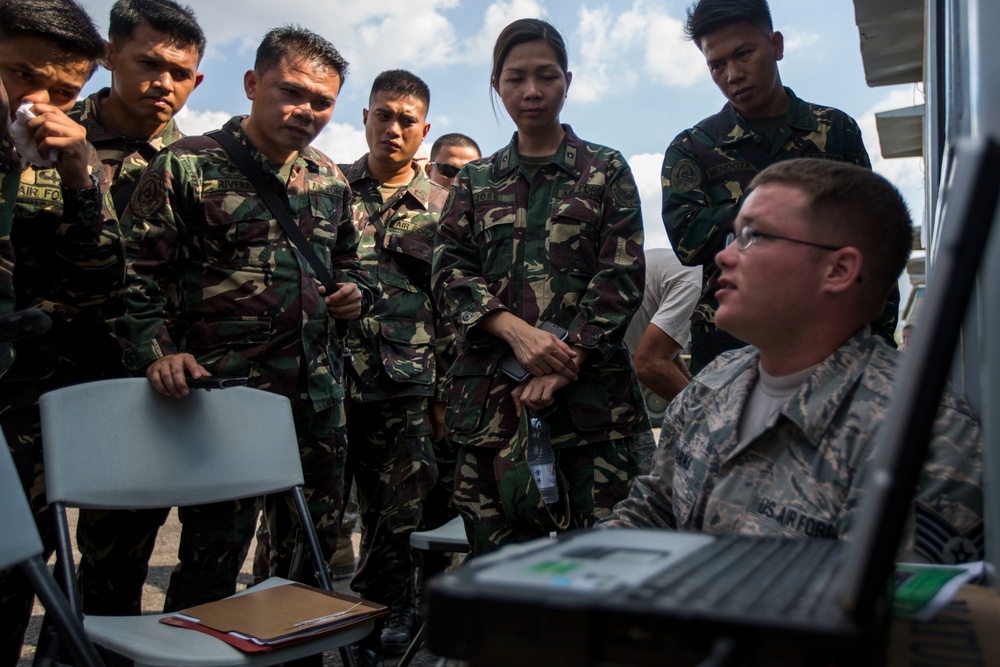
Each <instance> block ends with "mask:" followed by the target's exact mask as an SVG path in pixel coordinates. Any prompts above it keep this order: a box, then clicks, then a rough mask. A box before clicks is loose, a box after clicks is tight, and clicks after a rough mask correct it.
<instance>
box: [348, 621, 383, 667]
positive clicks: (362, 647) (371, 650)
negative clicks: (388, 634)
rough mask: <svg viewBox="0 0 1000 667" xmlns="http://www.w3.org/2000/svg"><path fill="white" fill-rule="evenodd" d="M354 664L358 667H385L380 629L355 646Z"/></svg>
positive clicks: (376, 629)
mask: <svg viewBox="0 0 1000 667" xmlns="http://www.w3.org/2000/svg"><path fill="white" fill-rule="evenodd" d="M354 662H355V663H356V664H357V667H383V664H384V663H383V658H382V641H381V638H380V631H379V629H378V627H376V628H375V630H374V631H373V632H372V633H371V634H370V635H368V636H367V637H365V638H364V639H362V640H361V641H359V642H358V643H357V644H355V645H354Z"/></svg>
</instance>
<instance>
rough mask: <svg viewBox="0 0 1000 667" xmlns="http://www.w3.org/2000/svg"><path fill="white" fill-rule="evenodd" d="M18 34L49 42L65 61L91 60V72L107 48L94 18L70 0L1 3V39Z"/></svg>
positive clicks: (105, 54)
mask: <svg viewBox="0 0 1000 667" xmlns="http://www.w3.org/2000/svg"><path fill="white" fill-rule="evenodd" d="M20 37H37V38H39V39H44V40H46V41H48V42H52V43H53V44H54V45H55V46H57V47H58V49H59V53H61V54H62V55H63V56H64V57H65V58H66V60H87V61H90V63H91V67H90V74H93V73H94V70H95V69H97V65H98V64H100V63H101V62H103V61H104V58H105V57H106V56H107V51H108V49H107V46H108V45H107V42H105V41H104V39H103V38H102V37H101V33H100V32H99V31H98V30H97V26H96V25H95V24H94V21H93V19H91V18H90V15H89V14H87V12H86V10H85V9H84V8H83V7H81V6H80V5H79V4H77V3H76V2H74V1H73V0H6V2H0V39H3V40H9V39H17V38H20ZM88 78H89V77H88Z"/></svg>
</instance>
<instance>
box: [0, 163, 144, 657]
mask: <svg viewBox="0 0 1000 667" xmlns="http://www.w3.org/2000/svg"><path fill="white" fill-rule="evenodd" d="M17 169H18V171H19V173H20V182H19V186H18V191H17V200H16V203H15V205H14V215H13V223H12V228H11V232H10V242H11V246H10V247H9V248H8V249H7V250H8V251H9V252H11V255H10V257H8V258H7V259H8V260H12V261H13V266H14V271H13V273H14V276H15V277H14V280H13V288H14V298H15V303H14V308H15V310H21V309H24V308H30V307H33V306H35V307H38V308H40V309H41V310H43V311H45V312H46V313H48V314H49V315H50V316H51V317H52V320H53V327H52V329H51V330H50V331H48V332H47V333H45V334H43V335H40V336H36V337H33V338H25V339H22V340H19V341H17V342H16V343H15V344H14V347H15V350H16V357H15V359H14V361H13V363H12V364H11V366H10V368H9V369H8V370H7V372H6V373H5V374H4V375H3V378H0V425H2V427H3V432H4V435H5V436H6V438H7V446H8V448H9V449H10V451H11V454H12V456H13V458H14V463H15V465H16V466H17V470H18V473H19V474H20V476H21V482H22V484H24V488H25V490H26V492H27V493H28V497H29V500H30V502H31V507H32V510H33V511H34V513H35V522H36V524H37V525H38V528H39V532H40V533H41V535H42V542H43V544H44V545H45V550H46V554H49V553H51V550H52V549H53V548H54V544H55V539H54V538H55V536H54V534H53V532H52V518H51V516H50V515H49V511H48V505H47V504H46V501H45V480H44V476H43V467H42V440H41V424H40V416H39V412H38V397H39V396H40V395H41V394H43V393H44V392H46V391H49V390H51V389H56V388H58V387H64V386H66V385H69V384H75V383H78V382H86V381H90V380H96V379H100V378H101V377H103V376H104V374H105V371H106V368H105V366H104V365H103V364H102V363H101V359H102V358H103V355H102V354H101V351H102V350H108V349H111V348H112V347H113V341H111V339H110V337H109V336H108V328H107V326H106V325H105V323H104V320H103V318H102V311H101V308H100V306H101V305H102V304H104V303H105V302H107V301H108V300H109V299H110V298H112V297H113V296H114V295H115V294H116V293H117V292H118V290H120V289H121V286H122V283H123V281H124V277H125V262H124V254H123V249H122V241H121V235H120V233H119V231H118V223H117V222H116V221H115V219H114V214H113V213H112V212H111V211H109V210H106V209H104V208H102V203H101V202H102V196H103V195H102V193H103V192H105V191H106V190H107V185H108V183H107V179H106V177H105V175H104V171H103V170H102V169H101V166H100V162H99V161H98V159H97V154H96V153H95V152H93V150H92V149H91V155H90V170H91V174H92V175H93V176H94V177H95V178H96V179H97V181H98V187H97V188H87V189H84V190H80V191H73V190H68V189H65V188H63V187H62V181H61V179H60V177H59V173H58V172H57V171H56V170H55V169H54V168H53V169H36V168H34V167H27V168H25V169H23V170H21V169H20V166H18V168H17ZM8 178H9V175H7V176H5V178H4V183H5V186H6V182H7V180H8ZM6 189H7V188H6V187H5V188H4V190H6ZM4 254H5V253H4ZM32 597H33V592H32V589H31V587H30V585H28V583H27V581H26V580H25V579H24V578H23V577H22V576H20V574H19V573H17V574H14V573H12V572H7V573H5V574H4V575H3V577H2V579H0V618H3V619H4V620H5V622H4V626H3V633H2V637H0V663H4V661H7V660H11V661H15V662H16V660H17V658H16V655H17V651H19V650H20V645H21V640H22V638H23V635H24V630H25V628H26V627H27V623H28V619H29V618H30V615H31V601H32Z"/></svg>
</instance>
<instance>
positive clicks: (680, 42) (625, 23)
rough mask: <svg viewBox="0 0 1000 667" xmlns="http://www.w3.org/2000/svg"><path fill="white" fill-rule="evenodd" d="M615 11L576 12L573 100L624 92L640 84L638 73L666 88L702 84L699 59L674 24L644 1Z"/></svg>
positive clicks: (606, 8)
mask: <svg viewBox="0 0 1000 667" xmlns="http://www.w3.org/2000/svg"><path fill="white" fill-rule="evenodd" d="M612 7H613V9H612ZM619 7H621V5H613V6H611V7H609V6H601V7H598V8H593V9H590V8H586V7H583V8H581V9H580V10H579V24H578V27H577V33H576V38H577V42H578V48H577V49H576V50H577V51H578V52H579V54H580V58H579V60H580V67H577V68H575V69H576V71H575V73H574V80H573V99H574V100H575V101H578V102H584V103H586V102H598V101H601V100H605V99H607V95H608V94H609V93H610V92H611V91H614V90H622V89H624V90H629V89H631V88H633V87H634V86H635V85H636V83H637V82H638V81H639V73H638V72H639V71H642V72H644V73H645V74H646V75H648V76H649V77H651V78H652V79H653V80H654V81H655V82H658V83H664V84H666V85H669V86H681V87H684V86H690V85H693V84H695V83H698V82H699V81H701V80H702V78H703V74H704V69H705V64H704V60H703V58H702V57H701V54H700V53H699V52H698V49H697V48H695V47H694V46H693V45H692V44H691V43H690V42H687V41H686V40H685V39H684V37H683V28H682V24H681V22H680V21H679V20H678V19H676V18H674V17H673V16H671V15H670V14H669V13H667V11H666V10H664V9H663V8H662V7H661V6H660V5H658V4H655V3H651V2H648V0H633V2H632V5H631V7H629V8H628V9H626V10H625V11H620V12H619V11H618V9H619ZM639 63H641V66H639V65H638V64H639Z"/></svg>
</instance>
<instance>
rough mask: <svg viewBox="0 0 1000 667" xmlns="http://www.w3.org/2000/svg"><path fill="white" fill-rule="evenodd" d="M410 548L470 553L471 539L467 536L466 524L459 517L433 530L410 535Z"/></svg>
mask: <svg viewBox="0 0 1000 667" xmlns="http://www.w3.org/2000/svg"><path fill="white" fill-rule="evenodd" d="M410 546H411V547H413V548H414V549H420V550H421V551H451V552H455V553H466V552H468V551H469V538H468V536H466V534H465V523H464V522H463V521H462V517H460V516H457V517H455V518H454V519H452V520H451V521H449V522H448V523H446V524H444V525H443V526H438V527H437V528H435V529H433V530H421V531H419V532H414V533H410Z"/></svg>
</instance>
